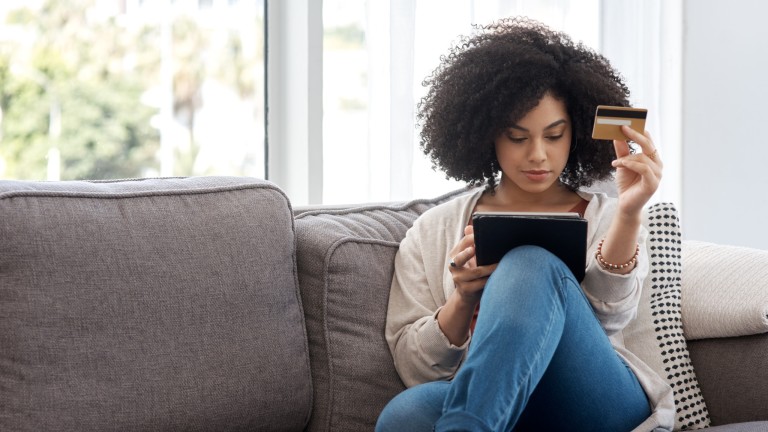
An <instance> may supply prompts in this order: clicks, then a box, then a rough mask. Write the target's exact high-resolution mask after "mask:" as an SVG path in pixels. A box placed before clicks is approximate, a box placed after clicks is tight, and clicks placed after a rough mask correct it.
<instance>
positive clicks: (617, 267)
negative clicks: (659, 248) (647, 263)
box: [595, 239, 640, 270]
mask: <svg viewBox="0 0 768 432" xmlns="http://www.w3.org/2000/svg"><path fill="white" fill-rule="evenodd" d="M604 241H605V239H602V240H600V244H598V245H597V252H595V258H596V259H597V262H599V263H600V266H601V267H602V268H604V269H606V270H623V269H625V268H627V267H634V266H635V263H637V256H638V254H640V245H639V244H635V254H634V255H633V256H632V258H631V259H630V260H629V261H627V262H625V263H624V264H612V263H609V262H607V261H606V260H605V259H603V242H604Z"/></svg>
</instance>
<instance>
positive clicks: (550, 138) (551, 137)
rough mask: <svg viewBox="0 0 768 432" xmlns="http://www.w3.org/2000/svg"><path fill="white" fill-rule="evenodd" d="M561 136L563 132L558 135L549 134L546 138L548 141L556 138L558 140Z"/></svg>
mask: <svg viewBox="0 0 768 432" xmlns="http://www.w3.org/2000/svg"><path fill="white" fill-rule="evenodd" d="M562 137H563V134H560V135H551V136H548V137H547V139H548V140H550V141H557V140H559V139H560V138H562Z"/></svg>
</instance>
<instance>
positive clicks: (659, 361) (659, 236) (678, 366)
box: [623, 203, 710, 430]
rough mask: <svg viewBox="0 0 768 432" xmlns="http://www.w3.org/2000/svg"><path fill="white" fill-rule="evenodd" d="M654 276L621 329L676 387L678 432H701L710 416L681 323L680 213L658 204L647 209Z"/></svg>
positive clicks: (640, 354) (630, 346) (627, 341)
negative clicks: (690, 431) (691, 431)
mask: <svg viewBox="0 0 768 432" xmlns="http://www.w3.org/2000/svg"><path fill="white" fill-rule="evenodd" d="M643 225H644V226H645V227H646V229H647V230H648V239H647V243H646V245H647V248H648V258H649V259H650V267H651V268H650V273H649V275H648V276H647V277H646V279H645V283H644V285H643V292H642V296H641V298H640V305H639V307H638V311H637V318H636V319H635V320H633V321H632V322H630V323H629V325H627V327H626V328H625V329H624V330H623V335H624V342H625V345H626V347H627V349H629V350H630V351H632V353H634V354H635V355H636V356H638V357H640V358H641V359H642V360H643V361H644V362H645V363H646V364H647V365H648V366H650V367H651V368H652V369H653V370H654V371H656V373H658V374H659V375H660V376H661V377H662V378H664V379H665V380H666V381H667V383H668V384H669V385H670V387H672V391H673V392H674V398H675V410H676V413H675V429H676V430H687V429H700V428H703V427H707V426H708V425H709V422H710V420H709V415H708V411H707V406H706V404H705V403H704V398H703V397H702V395H701V391H700V390H699V383H698V381H697V379H696V372H695V371H694V370H693V365H692V364H691V360H690V356H689V354H688V345H687V343H686V340H685V336H684V334H683V326H682V319H681V306H680V294H681V282H680V279H681V278H680V276H681V272H682V270H681V268H682V262H681V256H680V254H681V248H682V246H681V237H682V236H681V233H680V223H679V220H678V217H677V209H676V208H675V206H674V205H673V204H670V203H660V204H655V205H653V206H651V207H650V208H648V209H647V211H646V212H645V218H644V221H643Z"/></svg>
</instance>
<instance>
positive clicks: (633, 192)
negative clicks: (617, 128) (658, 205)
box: [613, 126, 663, 216]
mask: <svg viewBox="0 0 768 432" xmlns="http://www.w3.org/2000/svg"><path fill="white" fill-rule="evenodd" d="M621 131H622V132H623V133H624V135H626V136H627V137H628V138H629V139H631V140H632V141H634V142H636V143H637V144H638V145H639V146H640V148H641V149H642V150H643V152H642V153H637V154H631V153H630V151H629V144H627V142H626V141H613V147H614V149H615V150H616V157H617V159H616V160H615V161H613V166H614V167H615V168H616V187H617V189H618V192H619V211H620V212H622V213H623V214H625V215H628V216H630V215H639V214H640V212H641V211H642V209H643V207H645V204H646V203H647V202H648V200H650V199H651V196H653V194H654V193H655V192H656V189H658V188H659V182H660V181H661V171H662V167H663V164H662V163H661V159H660V158H659V154H658V152H657V151H656V146H655V145H654V144H653V140H652V139H651V136H650V134H648V131H645V134H641V133H639V132H637V131H635V130H634V129H632V128H630V127H628V126H622V127H621Z"/></svg>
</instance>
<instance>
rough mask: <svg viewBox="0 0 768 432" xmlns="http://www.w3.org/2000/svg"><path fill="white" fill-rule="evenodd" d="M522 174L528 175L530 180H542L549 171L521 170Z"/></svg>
mask: <svg viewBox="0 0 768 432" xmlns="http://www.w3.org/2000/svg"><path fill="white" fill-rule="evenodd" d="M523 174H525V176H526V177H528V179H529V180H531V181H544V180H546V179H547V177H548V176H549V171H547V170H527V171H523Z"/></svg>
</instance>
